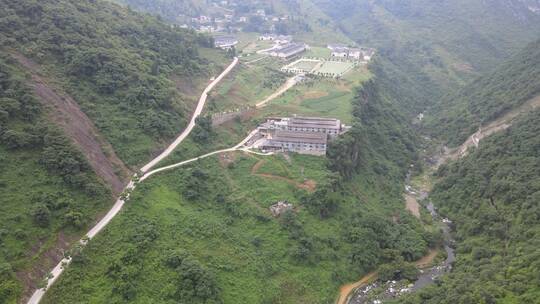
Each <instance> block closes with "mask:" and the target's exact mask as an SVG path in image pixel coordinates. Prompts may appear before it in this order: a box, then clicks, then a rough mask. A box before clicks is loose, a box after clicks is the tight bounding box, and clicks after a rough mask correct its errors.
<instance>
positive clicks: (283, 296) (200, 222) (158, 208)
mask: <svg viewBox="0 0 540 304" xmlns="http://www.w3.org/2000/svg"><path fill="white" fill-rule="evenodd" d="M259 161H260V158H259V157H254V156H251V155H245V154H243V153H239V152H238V153H231V154H228V155H227V156H226V157H225V156H220V157H212V158H210V159H205V160H203V161H200V162H198V163H196V164H194V165H193V166H191V167H186V168H180V169H178V170H174V171H170V172H168V173H164V174H161V175H158V176H155V177H152V178H151V179H149V180H147V181H146V182H145V183H144V184H142V185H140V186H139V187H138V188H137V190H136V191H135V192H134V194H133V196H132V199H131V201H130V202H129V204H128V205H127V207H126V210H125V211H124V212H123V213H121V215H120V216H119V217H117V218H115V220H114V221H113V222H112V223H111V225H110V226H109V227H107V229H106V230H105V231H104V232H103V233H102V234H100V235H98V236H97V237H96V238H95V239H94V240H93V241H91V242H90V244H89V245H88V247H87V248H86V249H85V250H84V251H83V254H82V255H81V256H79V257H78V258H77V261H76V262H75V263H73V264H72V266H70V267H69V268H68V269H67V273H66V274H65V275H64V276H62V277H61V278H60V280H59V282H58V283H57V284H56V285H55V286H53V287H52V288H51V289H50V291H49V293H48V294H47V296H46V299H45V300H44V303H55V304H62V303H74V302H78V303H99V302H111V301H112V302H130V303H148V302H149V301H150V302H152V301H159V302H161V303H175V301H176V300H174V299H178V297H179V294H178V290H182V289H185V290H189V289H190V288H192V287H196V286H197V284H200V283H201V282H200V281H201V280H202V279H201V278H200V277H199V279H194V280H190V281H189V282H191V283H187V282H188V281H184V280H183V279H180V280H179V279H178V275H179V274H178V273H176V272H174V271H172V270H171V269H169V268H168V266H167V262H166V261H167V260H166V259H167V256H168V253H169V252H171V250H182V251H183V252H185V253H188V254H189V256H190V259H192V260H193V261H196V263H195V262H193V263H195V264H200V265H201V269H199V270H198V272H202V273H204V275H201V276H202V277H203V278H205V279H204V284H205V286H213V285H214V284H215V286H217V290H219V291H218V292H217V293H219V297H220V298H221V299H223V303H235V304H236V303H238V304H241V303H265V302H268V303H291V304H292V303H330V302H332V301H333V300H334V298H335V296H336V294H337V291H338V288H339V285H340V284H341V282H343V281H349V280H354V279H356V278H357V277H358V276H359V275H361V274H362V273H363V272H362V271H359V270H354V269H355V268H354V267H353V268H351V265H350V260H349V255H350V250H351V245H350V244H349V243H346V242H343V239H342V235H343V231H342V225H343V222H342V221H343V219H345V218H348V217H349V216H350V212H351V210H354V209H356V210H359V208H361V209H362V210H364V212H367V213H370V212H374V213H379V212H382V213H384V212H383V211H382V209H381V208H382V206H383V205H380V203H379V198H380V195H374V196H372V197H371V198H370V200H369V201H363V202H362V204H359V203H358V200H357V199H355V198H353V197H344V198H343V201H342V202H341V205H340V206H339V209H338V210H337V212H336V213H335V215H334V216H332V217H330V218H327V219H324V220H322V219H321V218H320V217H319V216H318V215H316V214H314V213H313V212H311V211H310V210H309V208H306V206H305V205H302V199H303V197H305V196H306V195H307V192H306V191H304V190H301V189H298V188H297V187H295V186H294V185H293V184H291V183H288V182H286V181H283V180H281V179H275V178H267V177H261V176H257V175H253V174H252V170H253V167H254V166H255V165H256V164H257V163H258V162H259ZM260 170H261V172H265V173H269V174H273V175H278V176H282V177H286V178H292V179H294V180H296V181H298V182H301V181H303V180H304V179H311V180H313V181H314V182H315V183H316V185H317V187H321V185H323V184H325V183H326V182H327V181H328V178H329V175H328V174H329V172H328V171H327V169H325V160H324V158H320V157H313V156H300V155H292V156H291V158H290V159H289V160H287V159H285V158H283V157H281V156H276V157H271V158H267V159H266V164H265V165H263V166H261V168H260ZM365 182H366V181H362V180H359V181H358V184H357V185H360V184H363V183H365ZM362 188H363V187H362ZM362 188H360V189H362ZM190 190H191V192H190ZM193 190H195V192H196V193H195V194H194V193H192V192H193ZM279 200H287V201H289V202H291V203H292V204H293V205H294V206H295V212H294V213H293V214H292V216H293V218H294V219H290V218H289V219H286V218H284V217H282V218H274V217H272V216H271V214H270V212H269V210H268V207H269V206H270V205H272V204H274V203H275V202H276V201H279ZM385 206H388V202H387V203H386V204H385ZM403 216H404V217H407V216H406V215H405V214H404V215H403ZM290 220H292V221H293V223H296V224H291V223H289V221H290ZM291 225H292V226H291ZM144 227H147V228H144ZM118 272H120V273H122V278H123V279H122V280H121V281H122V282H119V281H118V280H116V279H115V278H116V273H118ZM165 282H170V283H165ZM124 283H127V284H128V287H126V286H125V284H124ZM192 284H193V285H192ZM126 289H127V290H126ZM185 295H186V293H184V296H185ZM126 297H127V298H126ZM183 299H184V302H186V303H217V302H212V301H203V300H200V297H198V298H197V297H194V298H183ZM198 299H199V300H198Z"/></svg>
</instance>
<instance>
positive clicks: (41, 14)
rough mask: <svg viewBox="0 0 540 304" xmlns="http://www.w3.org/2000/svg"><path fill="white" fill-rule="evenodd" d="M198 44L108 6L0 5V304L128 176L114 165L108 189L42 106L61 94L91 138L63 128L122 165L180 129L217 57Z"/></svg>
mask: <svg viewBox="0 0 540 304" xmlns="http://www.w3.org/2000/svg"><path fill="white" fill-rule="evenodd" d="M205 45H208V40H207V39H206V38H204V37H201V36H198V35H197V34H195V33H192V32H189V31H180V30H176V29H171V27H170V26H169V25H168V24H165V23H162V22H159V21H158V20H157V19H155V18H153V17H149V16H143V15H140V14H137V13H134V12H131V11H129V10H127V9H124V8H121V7H120V6H117V5H113V4H110V3H109V2H103V1H76V2H73V1H63V0H47V1H31V0H28V1H26V0H25V1H2V2H0V169H1V170H0V189H1V191H0V192H1V193H2V194H1V195H0V303H18V302H19V301H22V300H21V299H22V298H24V297H26V296H28V293H29V292H32V291H33V290H35V288H37V286H38V284H39V283H40V282H41V280H42V279H43V277H44V276H45V274H46V273H47V271H49V270H50V269H51V268H52V267H53V265H55V264H56V263H57V262H58V261H59V260H60V259H61V258H62V256H63V250H66V249H67V248H69V247H70V246H71V245H72V243H73V242H74V241H76V240H78V239H80V237H81V236H82V234H83V233H84V232H86V231H87V230H88V228H89V227H90V226H91V225H92V224H94V223H95V220H96V218H97V217H98V214H101V213H103V212H104V211H106V209H107V208H108V207H110V204H111V203H112V202H113V200H114V198H113V196H112V192H114V193H117V192H119V189H118V188H119V187H120V188H121V187H122V183H123V182H125V178H126V174H127V173H129V172H128V171H127V170H126V169H125V168H123V167H122V164H121V161H119V160H118V162H119V163H116V165H119V166H114V168H112V169H113V170H114V171H113V172H108V173H111V174H112V175H114V176H113V177H112V178H111V179H116V180H117V181H118V184H116V185H111V184H105V183H104V180H102V177H103V176H102V175H100V176H96V174H95V172H94V171H93V170H96V167H95V166H93V163H92V162H91V161H89V159H87V158H86V157H90V158H96V155H94V154H92V153H93V151H85V150H82V146H78V145H76V144H77V143H79V142H80V141H81V140H82V141H84V140H86V138H83V139H81V138H74V137H75V136H78V135H80V134H81V133H76V132H75V133H73V134H76V135H75V136H74V135H73V134H71V133H69V132H64V131H65V128H64V121H69V120H70V119H71V120H72V119H75V120H77V119H78V118H79V117H78V116H74V117H63V116H62V115H64V114H65V113H63V112H57V111H56V108H55V106H54V105H53V103H51V99H56V101H57V102H58V103H59V104H62V103H65V104H69V102H70V100H71V97H73V100H74V101H75V102H76V103H77V104H78V105H79V106H80V107H81V108H82V110H83V111H84V113H85V114H86V115H87V116H88V117H90V119H91V122H90V123H93V124H94V125H95V126H97V130H94V129H92V127H88V126H87V122H86V121H76V122H75V125H76V127H75V128H77V127H79V126H81V128H89V129H90V133H88V134H90V135H91V136H95V137H96V138H98V144H97V147H96V146H94V147H93V148H95V149H96V150H99V151H100V152H103V153H104V154H105V156H106V157H109V158H112V156H113V155H114V152H115V151H116V152H117V154H118V155H119V156H120V158H121V159H122V160H123V161H125V162H126V163H127V164H128V165H129V166H132V168H133V167H135V166H137V165H138V164H140V163H142V162H144V161H146V160H148V159H149V157H150V156H151V154H152V153H154V152H155V151H156V150H158V149H160V147H161V146H162V145H163V144H164V142H165V141H168V140H170V138H171V137H172V136H174V135H176V134H177V133H178V132H179V130H181V128H183V126H184V124H185V123H186V121H187V119H186V117H187V116H189V112H190V111H191V110H192V108H193V104H194V102H195V101H196V100H197V98H198V95H199V94H200V91H202V89H200V87H201V85H204V84H205V83H206V81H207V79H208V78H209V77H210V74H214V73H215V72H217V71H219V69H220V66H221V64H226V63H227V61H228V60H229V59H225V58H223V56H222V55H220V54H219V53H217V52H216V51H214V50H210V49H206V48H204V46H205ZM199 50H202V51H201V54H203V55H199ZM206 57H208V58H213V59H212V60H216V61H219V63H214V62H210V61H209V59H206ZM68 107H69V105H68ZM94 131H96V132H95V133H94ZM70 134H71V135H70ZM82 134H83V135H82V136H83V137H84V136H86V135H87V134H86V133H82ZM90 141H91V140H90ZM109 142H110V143H111V144H112V146H113V148H114V150H115V151H113V150H112V149H111V148H110V147H109V145H108V143H109ZM99 144H103V145H102V146H100V145H99ZM96 172H97V171H96ZM113 188H114V189H113ZM111 190H112V191H111ZM120 190H121V189H120Z"/></svg>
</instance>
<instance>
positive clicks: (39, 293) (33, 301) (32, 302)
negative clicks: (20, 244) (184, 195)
mask: <svg viewBox="0 0 540 304" xmlns="http://www.w3.org/2000/svg"><path fill="white" fill-rule="evenodd" d="M237 63H238V58H237V57H235V58H234V60H233V62H232V63H231V64H230V65H229V66H228V67H227V68H226V69H225V70H224V71H223V72H222V73H221V74H220V75H219V76H218V77H217V78H215V79H214V80H213V81H212V82H211V83H210V84H209V85H208V86H207V87H206V88H205V89H204V91H203V93H202V95H201V97H200V99H199V103H198V104H197V108H196V109H195V112H194V113H193V117H192V118H191V121H190V123H189V124H188V126H187V128H186V129H185V130H184V131H183V132H182V133H181V134H180V135H179V136H178V137H177V138H176V140H175V141H174V142H173V143H172V144H171V145H170V146H169V147H168V148H167V149H165V151H163V152H162V153H161V154H160V155H158V156H157V157H156V158H154V159H153V160H152V161H151V162H149V163H148V164H147V165H145V166H144V167H143V168H142V169H141V171H142V172H143V173H144V172H146V171H148V170H149V169H151V168H152V167H154V166H155V165H156V164H157V163H159V162H160V161H161V160H163V159H164V158H166V157H167V156H169V154H171V153H172V151H173V150H174V149H175V148H176V147H177V146H178V145H179V144H180V143H181V142H182V141H183V140H184V139H185V138H186V137H187V136H188V135H189V134H190V133H191V130H193V127H194V126H195V119H196V118H197V117H198V116H199V115H200V114H201V112H202V110H203V108H204V104H205V103H206V99H207V98H208V93H209V92H210V91H211V90H212V89H213V88H214V87H215V86H216V85H217V84H218V83H219V82H220V81H221V80H222V79H223V78H224V77H225V76H227V74H229V72H230V71H231V70H232V69H233V68H234V67H235V66H236V64H237ZM254 132H255V131H254ZM254 132H252V133H250V136H248V137H247V138H246V139H244V140H243V141H242V142H241V143H239V144H238V145H236V146H235V147H233V148H230V149H225V150H220V151H215V152H212V153H208V154H206V155H203V156H200V157H197V158H194V159H191V160H187V161H184V162H182V163H181V164H175V165H172V166H167V167H164V168H161V169H157V170H154V171H152V172H148V173H147V174H145V175H143V177H142V178H141V179H140V180H139V182H140V181H142V180H143V179H146V178H148V177H149V176H151V175H152V174H155V173H158V172H161V171H164V170H168V169H172V168H176V167H178V166H181V165H185V164H187V163H190V162H193V161H196V160H198V159H201V158H204V157H208V156H211V155H214V154H217V153H221V152H228V151H235V150H240V149H241V147H242V146H243V145H244V144H245V143H246V142H247V141H248V140H249V138H250V137H251V136H252V135H253V134H255V133H254ZM135 186H136V182H135V180H134V179H132V180H131V181H130V182H129V184H128V185H127V186H126V187H125V189H124V192H123V193H124V195H121V196H120V197H119V198H118V199H117V200H116V202H115V204H114V205H113V207H112V208H111V209H110V210H109V212H107V214H106V215H105V217H103V218H102V219H101V220H100V221H99V222H98V223H97V224H96V225H95V226H94V227H93V228H92V229H91V230H90V231H89V232H88V233H87V234H86V235H85V237H84V238H83V239H81V240H80V241H79V243H80V244H82V245H86V243H87V242H88V240H90V239H92V238H93V237H95V236H96V235H97V234H98V233H99V232H100V231H101V230H103V228H105V226H107V224H109V223H110V222H111V220H112V219H113V218H114V217H115V216H116V215H117V214H118V213H119V212H120V210H122V207H123V206H124V204H125V202H126V200H127V199H128V198H129V193H130V192H131V191H133V189H135ZM69 263H71V258H64V259H63V260H61V261H60V262H59V263H58V264H57V265H56V266H55V267H54V268H53V270H52V271H51V272H50V276H49V278H48V280H47V285H46V287H45V288H41V289H37V290H36V291H35V292H34V293H33V294H32V297H31V298H30V299H29V300H28V302H27V303H28V304H38V303H39V302H40V301H41V299H42V298H43V296H44V295H45V292H46V291H47V288H49V287H50V286H52V284H54V282H55V281H56V280H57V279H58V277H59V276H60V275H61V274H62V272H63V271H64V269H65V267H67V265H69Z"/></svg>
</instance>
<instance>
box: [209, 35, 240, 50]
mask: <svg viewBox="0 0 540 304" xmlns="http://www.w3.org/2000/svg"><path fill="white" fill-rule="evenodd" d="M237 44H238V39H236V38H235V37H231V36H220V37H215V38H214V46H215V47H217V48H220V49H224V50H226V49H231V48H233V47H234V46H235V45H237Z"/></svg>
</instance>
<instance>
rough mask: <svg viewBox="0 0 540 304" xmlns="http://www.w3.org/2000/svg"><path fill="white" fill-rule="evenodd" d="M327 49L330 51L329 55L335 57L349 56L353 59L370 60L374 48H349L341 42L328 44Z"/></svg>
mask: <svg viewBox="0 0 540 304" xmlns="http://www.w3.org/2000/svg"><path fill="white" fill-rule="evenodd" d="M327 47H328V49H330V50H331V51H332V53H331V56H332V57H335V58H349V59H355V60H364V61H370V60H371V57H373V54H375V50H374V49H371V48H366V47H361V48H350V47H348V46H345V45H343V44H329V45H328V46H327Z"/></svg>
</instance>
